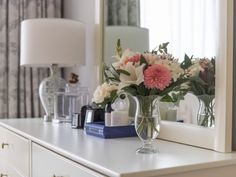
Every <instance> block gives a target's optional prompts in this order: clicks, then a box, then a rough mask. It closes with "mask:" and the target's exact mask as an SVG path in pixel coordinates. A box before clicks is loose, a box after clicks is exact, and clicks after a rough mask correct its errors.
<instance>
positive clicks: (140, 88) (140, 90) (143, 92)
mask: <svg viewBox="0 0 236 177" xmlns="http://www.w3.org/2000/svg"><path fill="white" fill-rule="evenodd" d="M148 92H149V90H148V89H147V88H146V87H145V85H144V84H143V83H141V84H140V85H139V86H137V93H138V95H142V96H146V95H148Z"/></svg>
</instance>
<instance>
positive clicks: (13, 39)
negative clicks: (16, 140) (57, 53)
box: [0, 0, 61, 118]
mask: <svg viewBox="0 0 236 177" xmlns="http://www.w3.org/2000/svg"><path fill="white" fill-rule="evenodd" d="M50 17H51V18H52V17H53V18H60V17H61V0H0V118H23V117H41V116H42V115H43V114H44V112H43V109H42V106H41V103H40V100H39V94H38V88H39V84H40V82H41V80H42V79H43V78H45V77H46V76H47V75H48V69H38V68H33V69H32V68H25V67H22V66H20V65H19V64H20V23H21V21H22V20H24V19H30V18H50Z"/></svg>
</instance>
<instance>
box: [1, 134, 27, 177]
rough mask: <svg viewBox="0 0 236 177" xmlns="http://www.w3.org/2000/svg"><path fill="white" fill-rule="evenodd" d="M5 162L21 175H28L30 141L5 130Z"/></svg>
mask: <svg viewBox="0 0 236 177" xmlns="http://www.w3.org/2000/svg"><path fill="white" fill-rule="evenodd" d="M6 138H7V140H6V143H7V145H6V146H5V148H6V150H7V156H6V158H7V163H8V164H9V165H10V166H12V167H13V168H14V169H16V170H17V171H18V172H19V173H20V174H21V175H22V176H24V177H29V176H30V175H29V172H30V169H29V168H30V143H29V140H27V139H25V138H23V137H21V136H19V135H17V134H15V133H13V132H11V131H8V130H6Z"/></svg>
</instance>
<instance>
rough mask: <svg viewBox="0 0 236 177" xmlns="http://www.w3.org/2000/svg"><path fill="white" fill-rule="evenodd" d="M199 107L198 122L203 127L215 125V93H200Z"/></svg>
mask: <svg viewBox="0 0 236 177" xmlns="http://www.w3.org/2000/svg"><path fill="white" fill-rule="evenodd" d="M197 97H198V100H199V109H198V114H197V124H198V125H199V126H203V127H214V126H215V102H214V98H215V95H198V96H197Z"/></svg>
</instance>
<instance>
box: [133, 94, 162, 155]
mask: <svg viewBox="0 0 236 177" xmlns="http://www.w3.org/2000/svg"><path fill="white" fill-rule="evenodd" d="M133 98H134V100H135V102H136V112H135V129H136V132H137V135H138V137H139V138H140V139H141V140H142V142H143V146H142V147H140V148H139V149H137V152H138V153H144V154H152V153H156V152H157V149H156V148H155V147H154V146H153V145H152V142H153V140H155V139H156V138H157V136H158V135H159V131H160V111H159V104H158V98H157V96H156V95H150V96H134V97H133Z"/></svg>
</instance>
